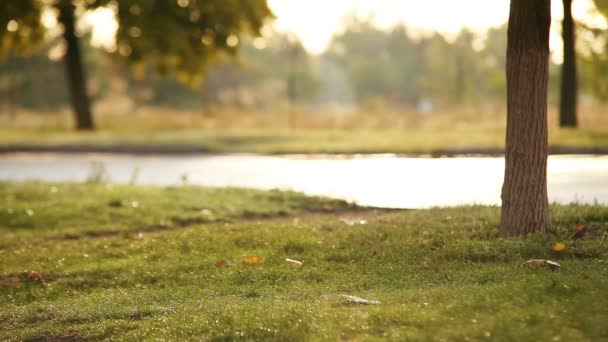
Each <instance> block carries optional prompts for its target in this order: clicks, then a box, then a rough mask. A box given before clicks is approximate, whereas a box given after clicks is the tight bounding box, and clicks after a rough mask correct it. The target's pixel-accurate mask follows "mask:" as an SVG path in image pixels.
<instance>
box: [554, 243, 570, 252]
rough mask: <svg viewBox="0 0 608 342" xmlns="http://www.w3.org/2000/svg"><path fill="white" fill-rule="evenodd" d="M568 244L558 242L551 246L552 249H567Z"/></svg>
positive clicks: (558, 250) (559, 250)
mask: <svg viewBox="0 0 608 342" xmlns="http://www.w3.org/2000/svg"><path fill="white" fill-rule="evenodd" d="M566 248H568V246H567V245H566V244H565V243H563V242H556V243H554V244H553V245H552V246H551V249H552V250H554V251H556V252H561V251H565V250H566Z"/></svg>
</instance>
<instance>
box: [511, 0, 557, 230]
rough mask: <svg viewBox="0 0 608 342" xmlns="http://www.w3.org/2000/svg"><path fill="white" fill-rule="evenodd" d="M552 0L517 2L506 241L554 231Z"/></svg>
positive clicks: (513, 1)
mask: <svg viewBox="0 0 608 342" xmlns="http://www.w3.org/2000/svg"><path fill="white" fill-rule="evenodd" d="M550 25H551V2H550V0H511V9H510V15H509V27H508V43H507V139H506V155H505V179H504V184H503V188H502V218H501V223H500V232H501V234H502V235H503V236H516V235H525V234H529V233H533V232H547V231H549V225H550V222H549V204H548V199H547V150H548V141H547V139H548V133H547V86H548V76H549V29H550Z"/></svg>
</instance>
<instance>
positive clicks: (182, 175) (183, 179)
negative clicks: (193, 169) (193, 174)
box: [179, 172, 188, 186]
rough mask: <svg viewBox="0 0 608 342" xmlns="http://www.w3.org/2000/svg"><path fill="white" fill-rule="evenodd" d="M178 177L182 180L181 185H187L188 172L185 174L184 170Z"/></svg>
mask: <svg viewBox="0 0 608 342" xmlns="http://www.w3.org/2000/svg"><path fill="white" fill-rule="evenodd" d="M179 179H180V180H181V181H182V185H183V186H186V185H188V174H187V173H185V172H184V173H182V174H181V175H180V176H179Z"/></svg>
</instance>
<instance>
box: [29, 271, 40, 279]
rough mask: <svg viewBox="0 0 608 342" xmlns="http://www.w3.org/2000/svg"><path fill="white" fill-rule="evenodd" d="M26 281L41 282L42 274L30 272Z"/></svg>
mask: <svg viewBox="0 0 608 342" xmlns="http://www.w3.org/2000/svg"><path fill="white" fill-rule="evenodd" d="M27 279H29V280H31V281H39V282H42V281H43V279H42V273H41V272H38V271H31V272H30V274H28V276H27Z"/></svg>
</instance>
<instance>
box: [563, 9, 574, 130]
mask: <svg viewBox="0 0 608 342" xmlns="http://www.w3.org/2000/svg"><path fill="white" fill-rule="evenodd" d="M562 2H563V4H564V21H563V22H562V38H563V41H564V63H563V65H562V84H561V96H560V107H559V125H560V127H576V125H577V120H576V102H577V99H576V98H577V90H578V80H577V78H576V50H575V45H576V42H575V36H574V34H575V33H574V20H573V19H572V0H562Z"/></svg>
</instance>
